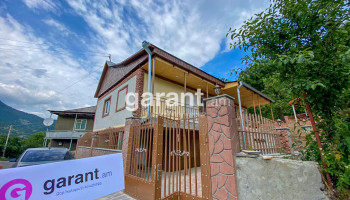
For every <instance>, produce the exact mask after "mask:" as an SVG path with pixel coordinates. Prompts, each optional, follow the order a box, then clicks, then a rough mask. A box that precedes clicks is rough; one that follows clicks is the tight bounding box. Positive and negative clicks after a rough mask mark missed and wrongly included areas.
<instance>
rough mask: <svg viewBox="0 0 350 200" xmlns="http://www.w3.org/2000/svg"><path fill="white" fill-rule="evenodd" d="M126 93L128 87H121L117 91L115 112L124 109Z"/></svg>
mask: <svg viewBox="0 0 350 200" xmlns="http://www.w3.org/2000/svg"><path fill="white" fill-rule="evenodd" d="M127 93H128V85H126V86H124V87H122V88H121V89H120V90H119V91H118V96H117V105H116V110H115V111H116V112H118V111H121V110H124V109H125V108H126V101H125V97H126V94H127Z"/></svg>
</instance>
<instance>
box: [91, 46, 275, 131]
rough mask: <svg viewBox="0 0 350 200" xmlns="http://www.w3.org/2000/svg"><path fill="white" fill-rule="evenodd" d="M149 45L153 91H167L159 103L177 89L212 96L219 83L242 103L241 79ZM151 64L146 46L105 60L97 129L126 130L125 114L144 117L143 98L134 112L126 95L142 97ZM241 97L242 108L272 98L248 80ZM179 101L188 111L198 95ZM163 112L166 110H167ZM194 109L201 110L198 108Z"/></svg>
mask: <svg viewBox="0 0 350 200" xmlns="http://www.w3.org/2000/svg"><path fill="white" fill-rule="evenodd" d="M149 48H150V50H151V51H152V60H151V66H152V68H153V69H154V70H153V71H154V72H155V73H154V74H152V78H151V80H152V81H151V88H152V89H153V90H152V91H151V92H152V93H153V94H156V93H164V95H163V96H162V97H161V100H160V102H159V101H158V104H161V103H162V101H163V100H164V99H167V95H168V94H169V93H177V94H178V96H179V97H180V96H181V93H193V94H194V93H196V92H197V90H198V89H200V90H201V92H202V93H203V95H202V97H201V99H204V98H208V97H213V96H216V94H215V91H214V88H215V86H219V87H221V94H228V95H230V96H232V97H234V98H235V104H236V105H237V106H238V105H239V100H238V99H239V98H238V93H237V87H239V85H240V83H239V82H223V81H222V80H220V79H218V78H216V77H214V76H212V75H210V74H207V73H206V72H204V71H202V70H200V69H199V68H196V67H194V66H192V65H190V64H188V63H186V62H185V61H183V60H181V59H179V58H177V57H175V56H173V55H171V54H169V53H167V52H165V51H163V50H162V49H160V48H158V47H156V46H154V45H150V46H149ZM148 67H149V63H148V54H147V52H146V51H145V50H144V49H142V50H140V51H138V52H137V53H135V54H134V55H132V56H131V57H129V58H128V59H126V60H124V61H123V62H121V63H119V64H115V63H112V62H108V61H107V62H106V63H105V66H104V69H103V72H102V75H101V78H100V82H99V84H98V87H97V90H96V93H95V98H97V99H98V100H97V106H96V116H95V121H94V129H93V131H94V132H98V131H102V130H105V129H111V128H114V129H118V130H123V127H124V126H125V119H126V118H129V117H145V115H146V108H145V107H142V105H141V101H142V98H139V99H138V101H137V102H135V105H133V106H136V105H137V107H138V109H137V110H136V111H134V112H132V111H129V110H128V109H127V105H126V100H125V96H126V94H128V93H135V94H138V95H139V97H141V96H142V94H143V93H144V92H148ZM129 99H130V101H131V102H132V101H134V99H133V97H131V98H129ZM240 99H241V107H242V108H243V109H246V108H248V107H252V106H254V105H255V106H256V107H258V106H262V105H266V104H270V103H271V102H273V100H272V99H270V98H269V97H267V96H266V95H264V94H262V93H261V92H259V91H257V90H256V89H254V88H252V87H251V86H249V85H248V84H246V83H242V86H241V87H240ZM176 101H177V102H178V104H179V105H181V106H182V107H185V105H186V110H187V111H188V112H190V110H191V111H192V110H196V109H198V105H197V99H196V98H195V99H194V101H193V102H194V103H193V104H192V105H190V104H189V103H188V102H189V97H188V96H186V98H185V99H181V98H179V99H178V100H176ZM186 101H187V103H186ZM156 104H157V102H156V101H154V106H153V109H154V111H157V110H156V108H155V107H156V106H157V105H156ZM131 107H132V106H131ZM192 108H193V109H192ZM160 109H163V108H160ZM257 109H258V108H257ZM184 111H185V109H182V112H180V113H181V114H183V113H184ZM157 112H159V111H157ZM162 112H165V110H163V111H162ZM192 112H198V110H196V111H192ZM177 114H179V113H177Z"/></svg>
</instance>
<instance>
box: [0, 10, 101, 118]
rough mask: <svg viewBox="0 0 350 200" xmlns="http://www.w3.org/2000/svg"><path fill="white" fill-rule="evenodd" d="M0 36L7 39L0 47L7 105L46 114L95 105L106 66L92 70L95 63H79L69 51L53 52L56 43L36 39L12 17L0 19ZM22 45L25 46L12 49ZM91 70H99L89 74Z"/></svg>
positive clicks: (0, 88)
mask: <svg viewBox="0 0 350 200" xmlns="http://www.w3.org/2000/svg"><path fill="white" fill-rule="evenodd" d="M0 35H7V36H8V38H7V40H1V43H2V45H1V48H0V71H1V72H2V73H0V99H1V100H3V101H4V102H5V103H8V104H10V105H11V106H13V107H15V108H21V109H23V110H26V111H27V112H41V113H45V114H46V115H48V113H47V111H46V110H48V109H58V110H59V109H68V108H77V107H82V106H85V105H95V104H96V100H95V99H94V98H93V94H94V89H95V88H96V86H97V80H96V79H95V77H97V76H99V74H100V73H101V71H102V65H103V63H100V67H99V68H95V67H94V68H92V66H94V65H93V64H94V63H92V62H91V63H87V62H84V61H82V60H79V59H77V58H75V57H74V56H72V55H70V53H69V52H68V51H64V50H60V51H59V52H57V51H52V50H51V49H52V48H54V46H53V44H51V43H49V42H48V41H45V40H44V39H43V38H39V37H36V36H35V35H34V32H32V30H31V28H30V27H27V26H24V25H21V24H20V23H19V22H18V21H16V20H15V19H14V18H13V17H12V16H11V15H9V14H7V15H6V16H5V17H0ZM19 41H20V42H19ZM23 44H25V46H26V47H22V48H18V47H17V48H16V47H12V46H10V45H23ZM91 65H92V66H91ZM95 66H96V65H95ZM92 69H98V70H96V71H95V72H94V73H92V74H90V73H91V70H92ZM77 80H81V81H80V82H76V81H77ZM72 83H76V84H75V85H74V87H71V90H66V91H64V90H65V88H67V87H70V86H71V85H72ZM63 91H64V92H63ZM41 116H42V115H41Z"/></svg>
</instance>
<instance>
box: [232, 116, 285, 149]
mask: <svg viewBox="0 0 350 200" xmlns="http://www.w3.org/2000/svg"><path fill="white" fill-rule="evenodd" d="M242 114H243V116H242V119H241V118H240V115H239V114H238V115H237V126H238V132H239V136H240V144H241V150H244V149H245V150H255V151H261V152H262V153H263V154H272V153H280V148H281V142H280V138H279V137H280V136H279V134H278V132H277V131H276V124H275V122H274V121H273V120H270V119H267V118H264V117H262V116H261V115H255V114H251V113H248V111H247V110H246V109H242ZM242 122H243V127H244V129H243V128H242ZM244 143H245V144H246V148H244Z"/></svg>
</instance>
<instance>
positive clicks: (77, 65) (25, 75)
mask: <svg viewBox="0 0 350 200" xmlns="http://www.w3.org/2000/svg"><path fill="white" fill-rule="evenodd" d="M23 2H24V3H25V5H26V6H27V7H28V8H30V9H31V10H32V11H35V12H36V15H35V16H34V17H36V18H37V21H39V22H43V23H45V24H46V25H47V26H45V29H46V28H47V34H46V35H41V36H39V35H40V33H42V32H43V31H42V27H41V26H39V25H38V24H39V23H31V22H30V21H29V20H28V22H27V21H26V19H22V20H20V19H15V18H14V17H12V16H11V15H10V14H6V13H7V12H6V11H7V10H6V9H7V8H6V7H4V8H1V9H2V10H3V11H4V12H2V13H3V14H2V15H0V35H4V36H6V38H7V39H8V40H4V41H1V43H3V44H4V45H2V46H0V70H1V72H2V73H0V99H1V100H3V101H4V102H5V103H9V104H10V105H11V106H13V107H15V108H21V109H22V110H25V111H27V112H31V113H45V114H46V115H48V114H47V112H46V110H47V109H56V110H60V109H71V108H78V107H84V106H89V105H95V104H96V100H95V99H94V98H93V95H94V92H95V89H96V87H97V83H98V79H99V77H100V73H101V71H102V67H103V64H104V61H105V59H106V57H104V58H102V57H97V56H78V55H77V54H73V52H72V51H71V50H70V49H71V48H73V47H72V46H69V45H70V42H76V43H77V44H79V45H80V47H83V49H86V52H87V51H90V52H91V51H93V52H108V53H110V54H112V61H113V62H120V61H122V60H124V59H126V58H127V57H129V56H130V55H132V54H133V53H135V52H136V51H138V50H139V49H141V48H142V47H141V43H142V41H143V40H147V41H149V42H151V43H153V44H155V45H157V46H158V47H160V48H162V49H164V50H165V51H168V52H169V53H171V54H173V55H175V56H177V57H179V58H181V59H183V60H185V61H187V62H189V63H191V64H193V65H194V66H197V67H201V66H203V65H204V64H205V63H207V62H208V61H210V60H211V59H213V58H214V57H215V55H217V54H219V53H221V52H222V51H227V50H228V47H227V46H228V44H229V40H227V39H225V34H226V32H227V31H228V29H229V27H238V26H240V25H241V24H242V23H243V21H244V19H247V18H248V17H250V16H251V15H252V14H253V13H255V12H257V11H261V10H262V9H264V8H265V7H266V6H267V5H268V0H234V1H223V0H216V1H212V0H207V1H197V0H190V1H182V0H174V1H151V0H142V1H141V0H130V1H126V0H123V1H122V0H121V1H108V0H101V1H81V0H69V1H67V5H68V6H69V7H70V8H66V7H64V6H66V5H65V4H63V3H62V4H61V3H58V1H53V0H23ZM60 9H64V10H65V13H64V14H65V16H64V19H63V17H59V16H55V17H51V16H47V13H44V14H42V15H40V14H39V13H42V12H39V11H47V12H53V13H56V14H57V12H60ZM70 15H71V16H74V17H75V19H79V18H81V19H82V20H83V21H84V23H81V22H77V21H74V23H73V22H69V24H68V23H66V21H64V20H67V18H69V16H70ZM18 20H19V21H18ZM26 22H27V23H29V24H26ZM75 23H77V24H79V25H81V26H80V27H82V28H83V30H84V31H83V33H81V32H74V31H73V30H74V29H73V25H76V24H75ZM86 25H87V26H86ZM69 27H71V29H70V28H69ZM80 31H81V29H80ZM56 32H59V33H62V34H63V36H65V37H57V35H56ZM78 36H79V37H78ZM17 41H21V42H17ZM223 43H224V44H226V46H225V47H223V45H222V44H223ZM16 45H17V46H25V47H21V48H19V47H16ZM57 49H58V50H57ZM73 49H74V48H73ZM41 116H42V115H41Z"/></svg>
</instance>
